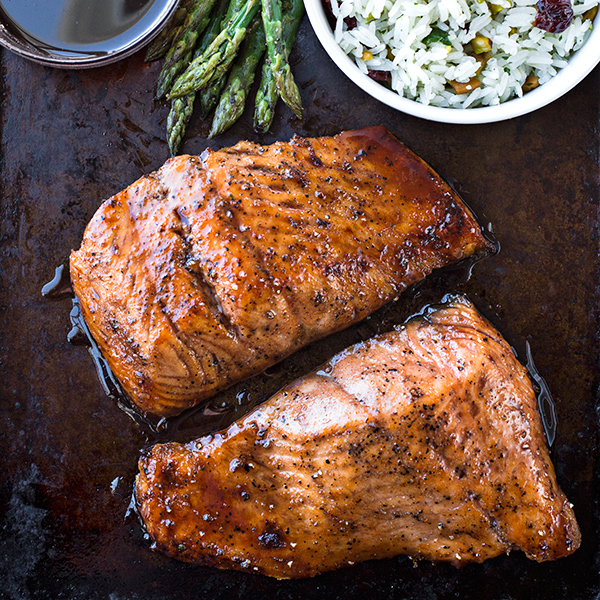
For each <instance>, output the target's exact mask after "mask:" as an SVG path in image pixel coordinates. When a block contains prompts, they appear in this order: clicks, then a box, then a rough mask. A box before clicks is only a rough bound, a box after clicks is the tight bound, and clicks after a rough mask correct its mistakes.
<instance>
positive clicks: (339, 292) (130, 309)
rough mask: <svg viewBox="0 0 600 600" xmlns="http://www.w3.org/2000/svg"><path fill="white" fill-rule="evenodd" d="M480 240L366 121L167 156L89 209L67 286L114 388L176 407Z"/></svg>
mask: <svg viewBox="0 0 600 600" xmlns="http://www.w3.org/2000/svg"><path fill="white" fill-rule="evenodd" d="M492 249H493V248H492V246H491V244H490V243H489V242H488V241H487V240H486V239H485V237H484V236H483V235H482V232H481V229H480V227H479V225H478V224H477V222H476V220H475V219H474V217H473V215H472V214H471V213H470V212H469V210H468V209H467V208H466V207H465V205H464V204H463V203H462V201H461V200H460V198H459V197H458V196H457V194H456V193H454V192H453V191H452V190H451V188H450V187H449V186H448V185H447V184H446V183H445V182H444V181H443V180H442V179H441V178H440V177H439V176H438V175H437V174H436V173H435V172H434V171H433V170H432V169H431V168H430V167H429V166H428V165H426V164H425V163H424V162H423V161H422V160H421V159H420V158H418V157H417V156H416V155H415V154H414V153H412V152H411V151H410V150H409V149H408V148H407V147H406V146H404V145H403V144H401V143H400V142H399V141H398V140H396V139H395V138H394V137H393V136H392V135H390V134H389V133H388V132H387V131H386V130H385V129H384V128H382V127H374V128H369V129H363V130H358V131H349V132H345V133H341V134H339V135H337V136H335V137H323V138H315V139H304V138H298V137H296V138H294V139H293V140H292V141H290V142H280V143H276V144H273V145H271V146H259V145H256V144H253V143H250V142H240V143H239V144H237V145H236V146H233V147H232V148H226V149H223V150H219V151H216V152H213V151H210V150H207V151H206V152H205V153H204V154H203V155H202V156H200V157H193V156H179V157H176V158H173V159H171V160H170V161H168V162H167V163H166V164H165V165H164V166H163V167H162V168H161V169H159V170H158V171H157V172H155V173H153V174H151V175H149V176H147V177H143V178H142V179H140V180H139V181H137V182H136V183H134V184H133V185H132V186H130V187H129V188H127V189H126V190H124V191H123V192H121V193H119V194H117V195H116V196H114V197H113V198H111V199H109V200H107V201H106V202H105V203H104V204H103V205H102V206H101V207H100V209H99V210H98V211H97V213H96V214H95V216H94V217H93V219H92V221H91V222H90V224H89V225H88V227H87V229H86V231H85V235H84V239H83V243H82V246H81V248H80V250H78V251H75V252H73V253H72V255H71V279H72V282H73V288H74V291H75V294H76V295H77V297H78V299H79V301H80V304H81V310H82V314H83V316H84V318H85V320H86V322H87V324H88V327H89V329H90V332H91V334H92V336H93V337H94V339H95V340H96V342H97V343H98V346H99V348H100V350H101V351H102V353H103V355H104V356H105V358H106V360H107V361H108V364H109V365H110V368H111V369H112V370H113V372H114V374H115V375H116V377H117V378H118V379H119V381H120V383H121V385H122V387H123V389H124V391H125V392H126V394H127V395H128V396H129V397H130V399H131V400H132V401H133V402H134V403H135V404H136V405H137V406H138V407H139V409H140V410H141V411H142V412H144V413H153V414H156V415H159V416H172V415H175V414H178V413H180V412H181V411H183V410H184V409H186V408H189V407H192V406H194V405H196V404H198V403H199V402H201V401H202V400H204V399H206V398H208V397H210V396H212V395H213V394H215V393H216V392H218V391H219V390H222V389H225V388H227V387H229V386H231V385H232V384H234V383H236V382H237V381H240V380H242V379H245V378H247V377H250V376H252V375H255V374H257V373H259V372H261V371H263V370H264V369H266V368H267V367H269V366H270V365H272V364H274V363H276V362H278V361H280V360H281V359H283V358H284V357H285V356H288V355H289V354H291V353H293V352H294V351H296V350H297V349H299V348H301V347H302V346H304V345H306V344H308V343H310V342H312V341H314V340H317V339H319V338H322V337H324V336H326V335H329V334H331V333H333V332H335V331H339V330H341V329H344V328H346V327H348V326H349V325H350V324H352V323H354V322H356V321H359V320H361V319H363V318H364V317H366V316H367V315H369V314H370V313H372V312H374V311H375V310H377V309H378V308H380V307H381V306H383V305H384V304H385V303H387V302H389V301H390V300H392V299H394V298H396V297H397V296H398V294H400V292H402V291H403V290H404V289H406V288H407V287H408V286H409V285H411V284H413V283H415V282H417V281H419V280H421V279H422V278H424V277H425V276H426V275H428V274H429V273H431V271H432V270H434V269H437V268H439V267H443V266H445V265H448V264H453V263H456V262H458V261H460V260H462V259H464V258H467V257H470V256H473V255H475V254H482V253H485V252H488V251H491V250H492Z"/></svg>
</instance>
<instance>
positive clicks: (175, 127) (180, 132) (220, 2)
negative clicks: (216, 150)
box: [167, 0, 238, 156]
mask: <svg viewBox="0 0 600 600" xmlns="http://www.w3.org/2000/svg"><path fill="white" fill-rule="evenodd" d="M237 2H238V0H232V1H231V2H230V0H217V2H216V4H215V6H214V7H213V10H212V12H211V14H210V25H209V26H208V28H207V29H206V30H205V31H204V34H203V35H202V39H201V40H200V42H199V43H198V45H197V47H196V49H195V50H194V58H197V57H198V56H200V55H201V54H202V52H204V50H206V48H208V46H209V45H210V43H211V42H212V41H213V40H214V39H215V37H217V35H218V34H219V32H220V31H221V26H222V23H223V21H224V20H225V18H226V15H227V14H228V8H229V7H230V6H231V5H232V4H234V3H237ZM195 100H196V93H195V92H192V93H191V94H188V95H187V96H182V97H181V98H175V99H173V100H172V101H171V110H170V112H169V116H168V117H167V142H168V144H169V150H170V151H171V156H175V155H176V154H177V151H178V150H179V146H180V145H181V142H182V140H183V137H184V135H185V130H186V127H187V124H188V122H189V120H190V118H191V116H192V113H193V112H194V102H195Z"/></svg>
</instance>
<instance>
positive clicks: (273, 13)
mask: <svg viewBox="0 0 600 600" xmlns="http://www.w3.org/2000/svg"><path fill="white" fill-rule="evenodd" d="M261 4H262V19H263V24H264V27H265V35H266V38H267V52H268V56H269V64H270V65H271V70H272V71H273V77H274V79H275V85H276V86H277V91H278V92H279V95H280V96H281V99H282V100H283V101H284V102H285V103H286V104H287V105H288V106H289V107H290V108H291V109H292V110H293V111H294V112H295V113H296V115H297V116H298V118H300V119H301V118H302V100H301V99H300V92H299V91H298V86H297V85H296V82H295V81H294V76H293V75H292V70H291V68H290V65H289V63H288V52H287V49H286V44H285V42H284V39H283V23H282V18H281V0H262V2H261Z"/></svg>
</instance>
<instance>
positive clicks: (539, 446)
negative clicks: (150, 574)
mask: <svg viewBox="0 0 600 600" xmlns="http://www.w3.org/2000/svg"><path fill="white" fill-rule="evenodd" d="M139 467H140V472H139V474H138V477H137V481H136V498H137V504H138V508H139V512H140V514H141V516H142V518H143V520H144V523H145V525H146V528H147V531H148V533H149V535H150V538H151V539H152V540H153V544H154V547H155V548H157V549H158V550H160V551H162V552H165V553H166V554H168V555H169V556H173V557H176V558H179V559H182V560H185V561H190V562H195V563H199V564H202V565H209V566H216V567H219V568H229V569H239V570H246V571H249V572H260V573H263V574H266V575H269V576H272V577H277V578H281V579H286V578H299V577H310V576H313V575H316V574H318V573H322V572H325V571H329V570H332V569H337V568H340V567H345V566H348V565H352V564H354V563H356V562H359V561H364V560H367V559H373V558H386V557H392V556H395V555H398V554H407V555H410V556H412V557H415V558H424V559H428V560H432V561H449V562H451V563H454V564H455V565H457V566H458V565H464V564H467V563H471V562H482V561H484V560H486V559H488V558H491V557H494V556H497V555H499V554H501V553H504V552H508V551H510V550H512V549H518V550H522V551H523V552H525V554H526V555H527V556H528V557H529V558H531V559H533V560H536V561H545V560H552V559H557V558H560V557H563V556H567V555H569V554H571V553H573V552H574V551H575V550H576V549H577V548H578V547H579V543H580V533H579V529H578V526H577V522H576V520H575V516H574V513H573V509H572V505H571V504H570V503H569V502H568V501H567V499H566V497H565V495H564V493H563V492H562V491H561V489H560V488H559V487H558V484H557V482H556V476H555V473H554V468H553V465H552V463H551V461H550V457H549V453H548V449H547V446H546V442H545V437H544V432H543V428H542V423H541V419H540V415H539V412H538V408H537V400H536V397H535V394H534V390H533V388H532V384H531V382H530V380H529V377H528V375H527V371H526V369H525V368H524V367H523V366H522V365H521V364H520V363H519V362H518V361H517V359H516V358H515V355H514V354H513V352H512V350H511V348H510V346H509V345H508V344H507V343H506V341H505V340H504V339H503V338H502V337H501V335H500V334H499V333H498V332H497V331H496V330H495V329H494V328H493V327H492V326H491V325H490V324H489V323H488V322H487V321H486V320H485V319H483V317H481V316H480V315H479V314H478V313H477V311H476V310H475V309H474V307H473V305H472V304H470V303H469V302H468V301H467V300H465V299H464V298H455V299H454V300H453V301H452V302H450V303H449V304H447V305H445V306H443V307H438V308H435V309H430V310H429V311H428V312H427V313H426V314H425V315H424V316H423V317H421V318H417V319H413V320H411V321H409V322H408V323H407V324H406V325H405V326H403V327H401V328H399V329H398V330H397V331H394V332H392V333H388V334H386V335H382V336H379V337H376V338H373V339H371V340H368V341H366V342H364V343H361V344H358V345H356V346H354V347H351V348H349V349H348V350H346V351H344V352H342V353H340V354H338V355H337V356H336V357H335V358H334V359H333V360H332V361H331V362H330V363H329V364H328V365H325V366H324V367H323V368H322V369H321V370H319V371H316V372H314V373H312V374H311V375H309V376H307V377H305V378H303V379H300V380H299V381H297V382H295V383H292V384H291V385H289V386H288V387H286V388H284V389H283V390H282V391H280V392H279V393H277V394H276V395H275V396H273V397H272V398H271V399H270V400H268V401H267V402H266V403H265V404H263V405H261V406H260V407H258V408H257V409H255V410H254V411H253V412H252V413H250V414H249V415H247V416H246V417H244V418H242V419H241V420H239V421H237V422H236V423H234V424H233V425H231V426H230V427H229V428H228V429H226V430H224V431H222V432H220V433H216V434H214V435H211V436H207V437H204V438H202V439H199V440H196V441H194V442H190V443H188V444H185V445H182V444H177V443H169V444H157V445H155V446H154V447H152V448H151V449H150V450H149V451H148V452H146V453H145V455H143V456H142V458H141V460H140V463H139Z"/></svg>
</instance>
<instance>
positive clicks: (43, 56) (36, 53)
mask: <svg viewBox="0 0 600 600" xmlns="http://www.w3.org/2000/svg"><path fill="white" fill-rule="evenodd" d="M179 2H180V0H168V1H167V3H166V4H165V6H164V8H163V11H162V12H161V14H160V16H159V17H158V19H157V20H156V21H155V23H154V26H153V27H152V28H151V29H149V30H147V31H146V32H144V33H143V34H142V35H140V36H138V37H137V38H135V39H134V40H131V41H130V42H129V43H127V44H126V45H124V46H122V47H120V48H118V49H117V50H113V51H112V52H108V53H106V54H103V55H99V56H85V57H81V58H78V57H76V56H63V55H60V54H56V53H52V52H51V51H44V50H40V49H39V48H38V47H36V46H34V45H33V44H29V43H27V41H26V40H24V39H22V38H19V37H16V36H15V35H13V34H12V33H11V31H10V29H9V28H8V27H7V26H6V24H5V23H4V22H3V21H2V17H1V16H0V46H2V47H4V48H6V49H7V50H9V51H10V52H13V53H14V54H17V55H19V56H22V57H23V58H26V59H28V60H32V61H34V62H36V63H39V64H42V65H45V66H48V67H56V68H61V69H89V68H91V67H100V66H104V65H108V64H112V63H115V62H117V61H119V60H121V59H123V58H126V57H127V56H131V55H132V54H134V53H135V52H137V51H138V50H139V49H140V48H142V47H143V46H145V45H146V44H148V43H150V42H151V41H152V40H153V39H154V38H155V37H156V36H157V35H158V34H159V33H160V31H161V29H162V28H163V27H164V25H166V23H167V21H168V20H169V19H170V18H171V16H172V15H173V13H174V12H175V10H176V8H177V6H178V4H179Z"/></svg>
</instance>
